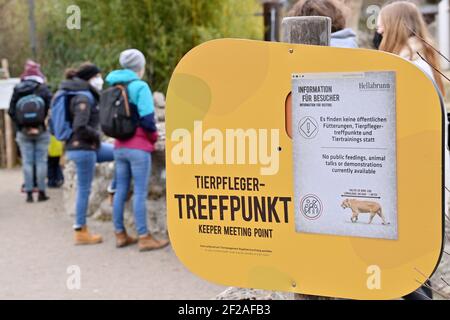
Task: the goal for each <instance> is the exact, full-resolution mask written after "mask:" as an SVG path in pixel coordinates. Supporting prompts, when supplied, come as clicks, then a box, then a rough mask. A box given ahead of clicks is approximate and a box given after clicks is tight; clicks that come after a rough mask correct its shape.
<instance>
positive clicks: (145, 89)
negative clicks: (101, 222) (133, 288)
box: [106, 49, 169, 251]
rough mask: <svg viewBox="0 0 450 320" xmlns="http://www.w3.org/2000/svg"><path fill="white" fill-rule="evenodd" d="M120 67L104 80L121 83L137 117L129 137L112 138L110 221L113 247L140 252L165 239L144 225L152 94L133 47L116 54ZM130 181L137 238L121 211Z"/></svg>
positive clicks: (151, 140)
mask: <svg viewBox="0 0 450 320" xmlns="http://www.w3.org/2000/svg"><path fill="white" fill-rule="evenodd" d="M119 62H120V65H121V66H122V68H123V69H121V70H115V71H113V72H111V73H110V74H109V75H108V76H107V77H106V81H107V83H108V84H109V85H111V86H115V85H125V86H126V88H127V93H128V99H129V103H130V105H131V106H132V107H133V110H134V112H135V113H136V114H137V118H138V119H139V121H138V125H137V129H136V131H135V133H134V135H133V136H132V137H131V138H130V139H126V140H117V139H116V141H115V150H114V159H115V168H116V171H115V179H116V193H115V195H114V199H113V221H114V228H115V235H116V247H118V248H120V247H125V246H127V245H130V244H133V243H136V242H138V247H139V250H140V251H148V250H153V249H159V248H162V247H164V246H166V245H167V244H168V243H169V242H168V241H165V240H164V241H162V240H157V239H155V238H153V237H152V236H151V235H150V233H149V231H148V227H147V208H146V203H147V196H148V184H149V178H150V173H151V163H152V162H151V153H152V151H154V149H155V146H154V144H155V142H156V141H157V138H158V134H157V129H156V125H155V118H154V103H153V95H152V92H151V89H150V87H149V85H148V84H147V83H146V82H144V81H143V80H142V77H143V76H144V72H145V64H146V59H145V57H144V55H143V54H142V52H140V51H139V50H136V49H129V50H125V51H123V52H122V53H121V54H120V59H119ZM131 180H133V181H134V189H133V193H134V194H133V196H134V198H133V211H134V216H135V224H136V229H137V233H138V239H136V238H134V237H131V236H130V235H128V233H127V231H126V229H125V227H124V223H123V212H124V207H125V202H126V201H127V198H128V193H129V189H130V183H131Z"/></svg>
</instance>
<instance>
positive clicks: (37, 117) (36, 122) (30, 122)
mask: <svg viewBox="0 0 450 320" xmlns="http://www.w3.org/2000/svg"><path fill="white" fill-rule="evenodd" d="M15 118H16V122H17V124H18V125H19V126H21V127H24V128H42V127H44V125H45V101H44V99H43V98H42V97H40V96H38V95H37V94H29V95H26V96H23V97H22V98H20V99H19V100H18V101H17V104H16V114H15Z"/></svg>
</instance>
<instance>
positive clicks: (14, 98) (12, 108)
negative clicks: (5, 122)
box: [8, 89, 19, 123]
mask: <svg viewBox="0 0 450 320" xmlns="http://www.w3.org/2000/svg"><path fill="white" fill-rule="evenodd" d="M17 101H19V95H18V94H17V90H16V89H14V92H13V95H12V97H11V101H10V102H9V109H8V114H9V116H10V117H11V119H12V121H13V122H14V123H15V122H16V105H17Z"/></svg>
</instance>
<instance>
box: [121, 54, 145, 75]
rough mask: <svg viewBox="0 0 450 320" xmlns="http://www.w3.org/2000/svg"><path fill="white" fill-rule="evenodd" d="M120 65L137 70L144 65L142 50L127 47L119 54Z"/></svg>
mask: <svg viewBox="0 0 450 320" xmlns="http://www.w3.org/2000/svg"><path fill="white" fill-rule="evenodd" d="M119 62H120V65H121V66H122V68H124V69H131V70H133V71H135V72H139V71H141V70H142V69H144V67H145V63H146V61H145V57H144V54H143V53H142V52H140V51H139V50H137V49H128V50H125V51H123V52H122V53H121V54H120V59H119Z"/></svg>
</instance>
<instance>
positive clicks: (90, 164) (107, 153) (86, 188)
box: [67, 143, 114, 229]
mask: <svg viewBox="0 0 450 320" xmlns="http://www.w3.org/2000/svg"><path fill="white" fill-rule="evenodd" d="M113 150H114V147H113V145H112V144H109V143H102V144H101V146H100V148H99V149H98V150H97V151H90V150H69V151H67V159H69V160H72V161H73V162H75V166H76V173H77V197H76V205H75V225H74V228H75V229H78V228H81V227H84V226H85V225H86V215H87V210H88V205H89V196H90V194H91V185H92V180H94V175H95V164H96V163H100V162H110V161H113V160H114V153H113Z"/></svg>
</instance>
